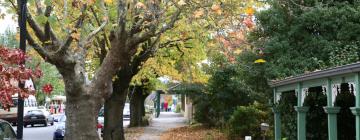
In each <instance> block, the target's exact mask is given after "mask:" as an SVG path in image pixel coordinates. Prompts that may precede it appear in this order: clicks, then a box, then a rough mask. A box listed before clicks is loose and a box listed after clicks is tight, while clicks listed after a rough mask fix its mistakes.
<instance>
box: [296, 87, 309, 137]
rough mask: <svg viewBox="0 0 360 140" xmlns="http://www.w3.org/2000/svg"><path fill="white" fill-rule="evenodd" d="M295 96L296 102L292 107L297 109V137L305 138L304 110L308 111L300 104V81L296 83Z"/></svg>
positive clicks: (307, 108)
mask: <svg viewBox="0 0 360 140" xmlns="http://www.w3.org/2000/svg"><path fill="white" fill-rule="evenodd" d="M297 97H298V103H297V106H295V107H294V108H295V110H296V111H297V139H298V140H306V112H308V111H309V107H304V106H303V105H302V83H298V87H297Z"/></svg>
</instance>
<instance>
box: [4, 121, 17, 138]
mask: <svg viewBox="0 0 360 140" xmlns="http://www.w3.org/2000/svg"><path fill="white" fill-rule="evenodd" d="M6 138H7V139H10V140H13V139H15V138H16V135H15V133H14V131H13V130H12V128H11V126H10V125H9V124H7V123H0V139H2V140H3V139H6Z"/></svg>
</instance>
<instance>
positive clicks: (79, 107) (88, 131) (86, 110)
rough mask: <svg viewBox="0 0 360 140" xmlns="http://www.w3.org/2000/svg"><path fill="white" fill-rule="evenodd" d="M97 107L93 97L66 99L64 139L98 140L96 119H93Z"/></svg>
mask: <svg viewBox="0 0 360 140" xmlns="http://www.w3.org/2000/svg"><path fill="white" fill-rule="evenodd" d="M67 97H70V96H67ZM98 106H99V105H97V104H96V100H95V99H94V97H91V96H86V95H84V96H79V97H70V98H67V100H66V119H67V120H66V133H65V139H67V140H98V139H99V135H98V133H97V129H96V124H97V123H96V122H97V119H96V118H97V117H94V116H97V113H96V112H98V110H97V108H99V107H98Z"/></svg>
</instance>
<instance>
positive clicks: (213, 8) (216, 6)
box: [211, 4, 222, 15]
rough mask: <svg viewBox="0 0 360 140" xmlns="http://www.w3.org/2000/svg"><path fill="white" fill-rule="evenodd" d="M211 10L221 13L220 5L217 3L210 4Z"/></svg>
mask: <svg viewBox="0 0 360 140" xmlns="http://www.w3.org/2000/svg"><path fill="white" fill-rule="evenodd" d="M211 10H213V11H214V12H215V13H216V14H218V15H221V14H222V10H221V6H220V5H219V4H214V5H212V6H211Z"/></svg>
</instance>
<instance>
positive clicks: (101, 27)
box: [81, 20, 108, 45]
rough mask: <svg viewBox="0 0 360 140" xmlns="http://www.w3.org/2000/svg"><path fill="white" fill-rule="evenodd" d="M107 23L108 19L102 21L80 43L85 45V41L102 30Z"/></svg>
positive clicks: (88, 40) (87, 41)
mask: <svg viewBox="0 0 360 140" xmlns="http://www.w3.org/2000/svg"><path fill="white" fill-rule="evenodd" d="M107 23H108V20H106V21H104V22H103V23H102V24H101V26H100V27H98V28H97V29H96V30H94V31H92V32H91V33H90V34H89V35H88V36H87V37H86V38H85V39H84V40H83V41H81V44H82V45H86V44H87V43H90V40H91V39H92V38H93V37H94V36H95V35H96V34H97V33H99V32H100V31H102V30H103V29H104V28H105V26H106V24H107Z"/></svg>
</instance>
